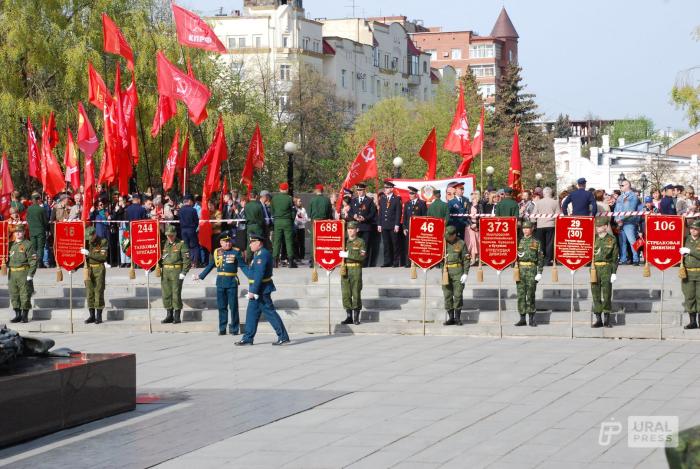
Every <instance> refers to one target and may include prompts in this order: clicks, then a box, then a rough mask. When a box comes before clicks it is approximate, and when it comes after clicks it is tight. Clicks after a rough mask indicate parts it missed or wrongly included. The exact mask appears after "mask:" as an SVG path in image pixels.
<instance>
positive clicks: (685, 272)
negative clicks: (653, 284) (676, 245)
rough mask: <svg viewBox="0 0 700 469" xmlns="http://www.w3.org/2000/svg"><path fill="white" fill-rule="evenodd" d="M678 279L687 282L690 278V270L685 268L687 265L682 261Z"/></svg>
mask: <svg viewBox="0 0 700 469" xmlns="http://www.w3.org/2000/svg"><path fill="white" fill-rule="evenodd" d="M678 278H679V279H681V280H685V279H687V278H688V269H686V268H685V263H684V262H683V259H681V266H680V267H679V268H678Z"/></svg>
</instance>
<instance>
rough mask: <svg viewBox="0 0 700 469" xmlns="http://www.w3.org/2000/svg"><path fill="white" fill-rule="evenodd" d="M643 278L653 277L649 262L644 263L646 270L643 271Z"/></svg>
mask: <svg viewBox="0 0 700 469" xmlns="http://www.w3.org/2000/svg"><path fill="white" fill-rule="evenodd" d="M642 277H651V268H650V267H649V262H645V263H644V270H643V271H642Z"/></svg>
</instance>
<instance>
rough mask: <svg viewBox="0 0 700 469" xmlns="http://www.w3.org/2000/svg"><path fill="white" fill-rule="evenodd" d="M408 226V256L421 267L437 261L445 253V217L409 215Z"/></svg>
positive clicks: (430, 265) (423, 267)
mask: <svg viewBox="0 0 700 469" xmlns="http://www.w3.org/2000/svg"><path fill="white" fill-rule="evenodd" d="M408 228H409V229H408V258H409V259H410V260H412V261H413V262H415V263H416V265H417V266H418V267H420V268H421V269H429V268H430V267H432V266H434V265H435V264H437V263H439V262H440V261H441V260H442V258H443V257H444V255H445V219H444V218H436V217H411V221H410V225H409V227H408Z"/></svg>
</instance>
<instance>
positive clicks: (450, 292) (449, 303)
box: [442, 225, 471, 326]
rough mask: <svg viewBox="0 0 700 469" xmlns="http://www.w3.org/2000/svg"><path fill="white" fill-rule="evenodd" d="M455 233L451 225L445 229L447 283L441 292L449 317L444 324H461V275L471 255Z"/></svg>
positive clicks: (467, 267)
mask: <svg viewBox="0 0 700 469" xmlns="http://www.w3.org/2000/svg"><path fill="white" fill-rule="evenodd" d="M456 235H458V232H457V229H456V228H455V226H453V225H450V226H448V227H447V229H446V230H445V239H446V240H447V246H446V249H445V264H446V266H445V267H446V268H447V276H448V278H449V281H448V283H447V285H443V286H442V294H443V296H444V297H445V310H446V311H447V315H448V317H449V318H448V320H447V321H445V322H444V323H443V324H444V325H445V326H451V325H453V324H457V325H458V326H461V325H462V320H461V314H462V293H463V292H464V284H463V283H462V275H466V274H468V273H469V265H470V264H471V257H470V256H469V252H468V250H467V246H466V244H464V241H463V240H461V239H459V238H457V237H456ZM452 236H454V239H453V240H450V238H451V237H452Z"/></svg>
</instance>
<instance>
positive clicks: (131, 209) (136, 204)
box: [124, 194, 148, 222]
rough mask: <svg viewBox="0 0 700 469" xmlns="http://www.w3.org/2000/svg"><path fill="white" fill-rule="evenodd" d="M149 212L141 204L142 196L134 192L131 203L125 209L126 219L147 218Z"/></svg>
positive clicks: (130, 220)
mask: <svg viewBox="0 0 700 469" xmlns="http://www.w3.org/2000/svg"><path fill="white" fill-rule="evenodd" d="M147 218H148V213H147V211H146V209H145V208H144V206H143V205H141V196H140V195H139V194H134V195H132V196H131V205H129V206H128V207H126V209H125V211H124V219H125V220H127V221H129V222H132V221H134V220H146V219H147Z"/></svg>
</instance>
